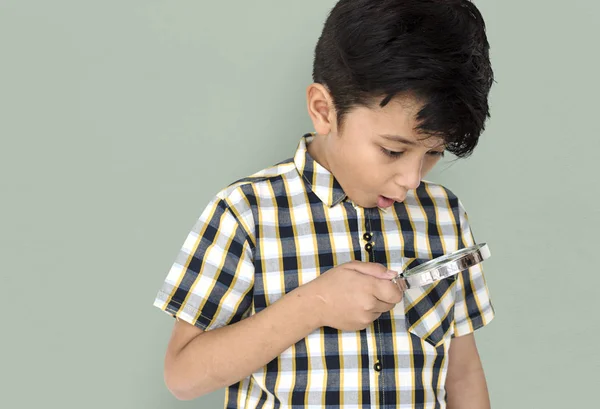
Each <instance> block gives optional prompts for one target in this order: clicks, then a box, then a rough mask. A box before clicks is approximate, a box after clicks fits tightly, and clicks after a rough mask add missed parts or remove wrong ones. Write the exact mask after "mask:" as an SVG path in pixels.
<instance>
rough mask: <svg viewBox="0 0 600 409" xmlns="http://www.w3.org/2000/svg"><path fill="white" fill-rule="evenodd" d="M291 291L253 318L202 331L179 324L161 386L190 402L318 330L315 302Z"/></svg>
mask: <svg viewBox="0 0 600 409" xmlns="http://www.w3.org/2000/svg"><path fill="white" fill-rule="evenodd" d="M303 295H304V294H303V292H301V291H292V292H291V293H289V294H287V295H286V296H284V297H282V298H281V299H280V300H278V301H277V302H275V303H273V305H271V306H270V307H268V308H266V309H264V310H263V311H261V312H259V313H258V314H256V315H252V316H250V317H249V318H247V319H244V320H241V321H239V322H237V323H235V324H231V325H228V326H225V327H222V328H218V329H215V330H211V331H206V332H204V331H202V330H200V329H199V328H197V327H195V326H193V325H191V324H189V323H187V322H185V321H183V320H178V321H177V322H176V324H175V327H174V328H173V333H172V335H171V339H170V341H169V345H168V348H167V353H166V356H165V372H164V377H165V383H166V385H167V388H168V389H169V390H170V391H171V393H172V394H173V395H174V396H175V397H176V398H178V399H180V400H192V399H195V398H197V397H200V396H202V395H205V394H207V393H210V392H212V391H215V390H217V389H220V388H223V387H226V386H228V385H231V384H233V383H235V382H237V381H239V380H240V379H243V378H245V377H246V376H248V375H249V374H251V373H252V372H254V371H256V370H257V369H259V368H260V367H262V366H264V365H265V364H266V363H268V362H270V361H271V360H273V359H274V358H276V357H277V356H278V355H280V354H281V353H282V352H283V351H285V350H286V349H287V348H289V347H290V346H291V345H293V344H295V343H296V342H298V341H299V340H301V339H303V338H305V337H306V336H308V334H310V333H311V332H312V331H314V330H316V329H317V328H319V323H318V321H317V317H318V311H312V310H311V308H314V307H312V306H314V305H315V303H314V302H309V300H308V299H307V298H308V297H305V296H303Z"/></svg>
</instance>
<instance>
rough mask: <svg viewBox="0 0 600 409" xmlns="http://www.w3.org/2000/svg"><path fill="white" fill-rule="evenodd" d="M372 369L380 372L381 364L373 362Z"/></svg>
mask: <svg viewBox="0 0 600 409" xmlns="http://www.w3.org/2000/svg"><path fill="white" fill-rule="evenodd" d="M373 369H375V370H376V371H377V372H381V369H382V368H381V363H380V362H379V361H377V362H375V365H374V366H373Z"/></svg>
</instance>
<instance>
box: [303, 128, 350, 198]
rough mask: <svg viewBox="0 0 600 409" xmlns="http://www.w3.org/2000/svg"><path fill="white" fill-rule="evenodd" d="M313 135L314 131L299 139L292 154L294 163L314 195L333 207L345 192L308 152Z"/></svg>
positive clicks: (344, 196)
mask: <svg viewBox="0 0 600 409" xmlns="http://www.w3.org/2000/svg"><path fill="white" fill-rule="evenodd" d="M314 137H315V134H314V133H308V134H306V135H304V136H303V137H302V139H300V143H299V144H298V149H297V150H296V155H295V156H294V164H295V165H296V168H297V169H298V173H300V176H302V178H303V179H304V181H305V182H306V184H307V185H308V187H309V188H310V189H311V190H312V191H313V192H314V193H315V195H317V197H318V198H319V199H321V201H322V202H323V203H325V204H326V205H327V206H329V207H333V206H335V205H337V204H339V203H340V202H342V201H343V200H344V199H346V193H345V192H344V190H343V189H342V187H341V186H340V184H339V183H338V181H337V180H336V179H335V177H334V176H333V175H332V174H331V172H329V171H328V170H327V169H325V168H324V167H323V166H322V165H321V164H320V163H319V162H317V161H316V160H314V159H313V157H312V156H310V154H309V153H308V149H307V146H308V144H310V143H311V142H312V140H313V139H314Z"/></svg>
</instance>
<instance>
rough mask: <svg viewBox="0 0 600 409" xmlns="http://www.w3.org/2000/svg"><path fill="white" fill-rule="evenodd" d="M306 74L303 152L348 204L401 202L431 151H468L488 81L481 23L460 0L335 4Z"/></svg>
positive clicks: (480, 126)
mask: <svg viewBox="0 0 600 409" xmlns="http://www.w3.org/2000/svg"><path fill="white" fill-rule="evenodd" d="M313 80H314V84H312V85H311V86H309V87H308V90H307V97H308V109H309V113H310V116H311V119H312V121H313V124H314V127H315V130H316V131H317V134H318V135H319V136H318V137H317V138H316V139H315V142H314V143H313V144H311V145H314V146H310V147H309V152H310V153H311V154H313V155H314V156H315V157H316V159H317V160H319V162H321V163H322V164H323V165H325V166H326V167H327V168H328V169H329V170H330V171H331V172H332V173H333V174H334V176H335V177H336V179H338V181H339V183H340V184H341V185H342V187H343V188H344V190H345V191H346V193H347V194H348V196H349V197H350V198H351V199H352V200H353V201H355V202H356V203H358V204H360V205H362V206H365V207H373V206H376V205H379V206H380V207H387V206H389V205H391V204H392V203H393V202H390V201H389V200H388V201H386V200H384V199H385V198H386V197H387V198H392V199H396V200H397V201H402V200H403V199H404V197H405V195H406V191H407V190H409V189H414V188H416V187H417V186H418V185H419V183H420V181H421V179H422V178H423V177H424V175H425V174H426V173H427V172H428V171H429V170H430V169H431V168H432V167H433V165H435V163H436V162H437V161H438V160H439V159H440V157H441V156H440V155H439V154H438V153H441V152H443V151H444V150H447V151H449V152H451V153H453V154H455V155H456V156H458V157H466V156H468V155H469V154H471V153H472V151H473V150H474V149H475V147H476V145H477V142H478V139H479V136H480V134H481V133H482V131H483V130H484V124H485V121H486V119H487V118H488V117H489V116H490V114H489V106H488V95H489V92H490V88H491V86H492V83H493V71H492V68H491V64H490V60H489V44H488V41H487V37H486V34H485V23H484V21H483V18H482V16H481V14H480V12H479V11H478V10H477V8H476V7H475V6H474V5H473V4H472V3H471V2H470V1H467V0H380V1H373V0H340V1H339V2H338V3H337V4H336V6H335V7H334V8H333V10H332V11H331V13H330V15H329V17H328V19H327V21H326V23H325V26H324V28H323V32H322V34H321V37H320V38H319V41H318V43H317V46H316V50H315V60H314V68H313ZM382 135H388V136H400V137H402V138H403V139H408V140H409V142H412V144H410V143H403V142H399V141H395V140H393V139H394V138H392V137H388V138H386V137H384V136H382ZM396 139H397V138H396ZM392 152H396V153H392ZM382 197H383V198H382Z"/></svg>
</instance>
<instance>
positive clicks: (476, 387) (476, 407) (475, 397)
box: [446, 367, 490, 409]
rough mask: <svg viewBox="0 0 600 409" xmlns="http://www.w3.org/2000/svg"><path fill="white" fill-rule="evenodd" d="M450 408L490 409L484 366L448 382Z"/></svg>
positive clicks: (447, 390)
mask: <svg viewBox="0 0 600 409" xmlns="http://www.w3.org/2000/svg"><path fill="white" fill-rule="evenodd" d="M446 394H447V402H448V409H490V397H489V393H488V388H487V382H486V380H485V374H484V372H483V368H481V367H479V368H475V369H473V370H470V371H469V372H467V373H465V374H464V375H463V376H461V377H455V378H454V379H453V380H450V381H449V382H447V383H446Z"/></svg>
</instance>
